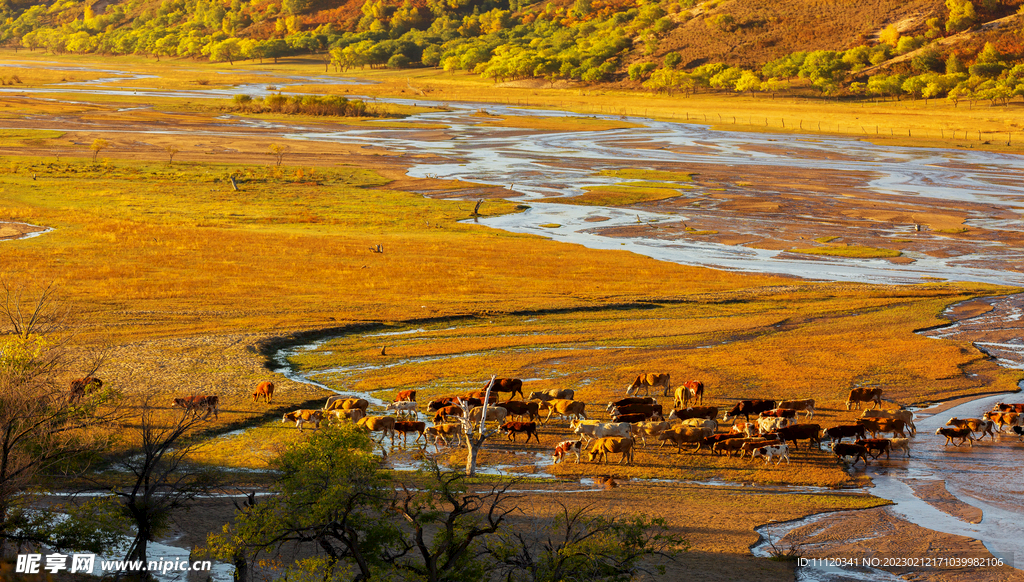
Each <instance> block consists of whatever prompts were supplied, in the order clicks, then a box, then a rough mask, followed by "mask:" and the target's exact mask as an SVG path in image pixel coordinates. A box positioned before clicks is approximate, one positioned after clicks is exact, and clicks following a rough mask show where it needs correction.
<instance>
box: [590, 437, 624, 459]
mask: <svg viewBox="0 0 1024 582" xmlns="http://www.w3.org/2000/svg"><path fill="white" fill-rule="evenodd" d="M609 453H622V459H621V460H619V464H622V463H623V462H625V463H626V464H627V465H631V464H633V439H630V438H620V437H604V438H601V439H597V440H596V441H594V446H593V447H591V448H590V461H591V462H593V461H594V459H596V458H598V457H600V458H601V460H600V461H598V462H599V463H604V462H605V460H607V459H608V454H609Z"/></svg>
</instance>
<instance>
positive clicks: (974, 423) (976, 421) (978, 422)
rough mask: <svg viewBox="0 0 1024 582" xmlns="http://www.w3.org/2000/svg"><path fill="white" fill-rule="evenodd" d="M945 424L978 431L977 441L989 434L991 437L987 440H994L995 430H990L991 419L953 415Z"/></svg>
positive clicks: (991, 425)
mask: <svg viewBox="0 0 1024 582" xmlns="http://www.w3.org/2000/svg"><path fill="white" fill-rule="evenodd" d="M946 426H955V427H956V428H969V429H971V432H980V433H981V438H979V439H977V440H979V441H980V440H982V439H984V438H985V435H989V436H991V437H992V438H991V439H989V440H993V441H994V440H996V435H995V432H993V431H992V427H993V423H992V421H991V420H982V419H980V418H956V417H953V418H951V419H949V422H947V423H946Z"/></svg>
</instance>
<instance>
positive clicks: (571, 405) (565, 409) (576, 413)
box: [544, 400, 587, 423]
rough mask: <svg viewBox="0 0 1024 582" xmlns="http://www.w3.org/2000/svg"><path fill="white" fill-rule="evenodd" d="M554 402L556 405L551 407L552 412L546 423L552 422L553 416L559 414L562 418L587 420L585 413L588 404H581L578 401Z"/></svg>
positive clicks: (550, 411)
mask: <svg viewBox="0 0 1024 582" xmlns="http://www.w3.org/2000/svg"><path fill="white" fill-rule="evenodd" d="M554 402H555V405H554V406H552V407H551V410H549V411H548V416H547V418H545V419H544V422H545V423H547V421H549V420H551V415H552V414H557V415H558V416H559V417H561V418H570V417H575V418H582V419H584V420H586V418H587V414H586V412H585V411H584V409H585V408H586V406H587V403H586V402H580V401H578V400H556V401H554Z"/></svg>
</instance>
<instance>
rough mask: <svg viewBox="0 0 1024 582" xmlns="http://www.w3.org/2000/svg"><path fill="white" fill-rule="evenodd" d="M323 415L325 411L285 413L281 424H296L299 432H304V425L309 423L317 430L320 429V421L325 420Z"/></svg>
mask: <svg viewBox="0 0 1024 582" xmlns="http://www.w3.org/2000/svg"><path fill="white" fill-rule="evenodd" d="M323 414H324V411H322V410H293V411H291V412H286V413H284V417H282V418H281V422H294V423H295V426H296V427H297V428H298V429H299V432H302V425H304V424H305V423H307V422H308V423H311V424H312V425H313V430H317V429H319V428H320V420H321V419H322V418H323Z"/></svg>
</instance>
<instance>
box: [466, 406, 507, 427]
mask: <svg viewBox="0 0 1024 582" xmlns="http://www.w3.org/2000/svg"><path fill="white" fill-rule="evenodd" d="M483 413H484V407H483V406H476V407H473V408H471V409H470V410H469V420H472V421H473V422H477V421H479V420H480V418H481V416H482V415H483ZM506 416H508V410H506V409H504V408H502V407H500V406H488V407H487V420H495V421H497V422H498V424H501V423H503V422H505V417H506ZM484 424H487V423H486V422H485V423H484Z"/></svg>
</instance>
